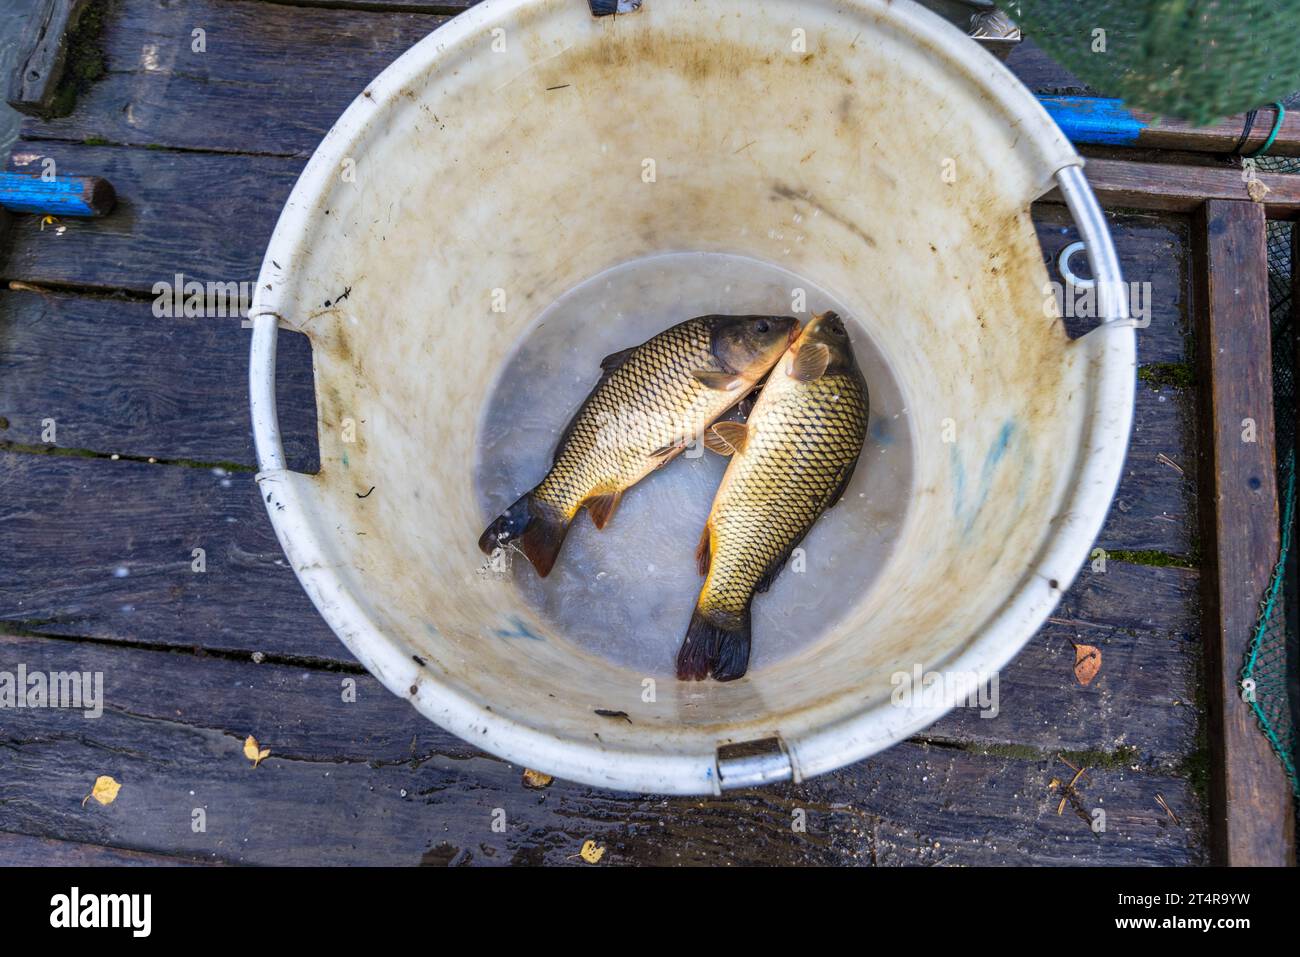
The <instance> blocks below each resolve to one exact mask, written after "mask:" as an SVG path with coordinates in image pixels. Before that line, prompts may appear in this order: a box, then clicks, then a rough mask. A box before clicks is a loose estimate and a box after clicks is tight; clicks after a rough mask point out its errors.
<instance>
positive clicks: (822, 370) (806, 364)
mask: <svg viewBox="0 0 1300 957" xmlns="http://www.w3.org/2000/svg"><path fill="white" fill-rule="evenodd" d="M830 364H831V350H830V349H828V348H826V345H825V343H821V342H810V343H809V344H808V345H806V346H800V347H799V351H798V353H796V354H795V357H794V359H793V360H791V362H790V369H789V372H790V376H791V378H794V379H798V380H799V381H800V382H812V381H813V380H814V379H820V378H821V377H822V376H823V375H825V374H826V367H827V366H829V365H830Z"/></svg>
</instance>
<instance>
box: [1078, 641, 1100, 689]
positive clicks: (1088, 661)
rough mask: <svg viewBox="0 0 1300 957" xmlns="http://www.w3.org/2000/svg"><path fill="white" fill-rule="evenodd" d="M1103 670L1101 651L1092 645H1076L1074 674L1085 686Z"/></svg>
mask: <svg viewBox="0 0 1300 957" xmlns="http://www.w3.org/2000/svg"><path fill="white" fill-rule="evenodd" d="M1099 671H1101V652H1100V651H1098V650H1097V649H1096V648H1094V647H1093V646H1092V645H1075V646H1074V676H1075V677H1076V678H1078V679H1079V684H1081V685H1083V686H1084V687H1085V688H1086V687H1087V686H1088V685H1089V684H1090V683H1091V682H1092V679H1093V678H1095V677H1097V672H1099Z"/></svg>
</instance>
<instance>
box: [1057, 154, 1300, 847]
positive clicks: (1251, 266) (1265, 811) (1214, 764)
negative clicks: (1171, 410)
mask: <svg viewBox="0 0 1300 957" xmlns="http://www.w3.org/2000/svg"><path fill="white" fill-rule="evenodd" d="M1087 173H1088V180H1089V182H1090V184H1091V185H1092V188H1093V191H1094V192H1095V193H1096V194H1097V196H1098V198H1099V200H1100V201H1101V202H1102V203H1103V204H1104V205H1107V206H1121V207H1128V208H1133V209H1145V210H1166V211H1176V212H1187V213H1190V214H1191V216H1192V231H1193V240H1192V241H1193V259H1192V263H1193V272H1194V274H1195V275H1194V300H1195V301H1194V304H1193V314H1194V329H1195V340H1196V343H1197V360H1196V365H1197V370H1198V378H1199V389H1198V395H1199V403H1198V413H1199V418H1200V451H1201V475H1200V480H1201V486H1200V487H1201V488H1202V490H1205V491H1203V493H1202V495H1201V497H1200V509H1201V516H1200V526H1201V538H1202V553H1203V556H1204V564H1203V569H1202V571H1203V578H1202V591H1203V595H1204V599H1203V600H1204V610H1205V614H1204V617H1203V626H1202V639H1203V642H1204V656H1205V657H1204V660H1205V689H1206V728H1207V732H1208V736H1209V743H1210V758H1211V771H1210V782H1209V785H1210V790H1209V798H1210V808H1209V811H1210V831H1211V833H1210V855H1211V861H1212V862H1213V863H1215V864H1221V865H1231V866H1261V865H1262V866H1288V865H1293V864H1294V863H1295V813H1294V809H1293V806H1292V795H1291V787H1290V782H1289V780H1288V779H1287V776H1286V773H1285V771H1284V769H1283V768H1282V765H1281V762H1280V761H1279V760H1278V758H1277V755H1275V754H1274V753H1273V750H1272V747H1271V745H1270V744H1269V742H1268V739H1267V738H1266V737H1265V736H1264V734H1263V733H1262V732H1261V731H1260V729H1259V726H1258V724H1257V722H1256V720H1255V717H1254V714H1253V712H1252V711H1251V709H1250V707H1249V705H1248V704H1247V703H1246V702H1245V701H1243V700H1242V697H1241V694H1242V689H1241V687H1240V683H1239V682H1240V676H1241V670H1242V667H1243V665H1244V660H1245V654H1246V649H1247V648H1248V647H1249V645H1250V642H1251V638H1252V636H1253V633H1254V629H1255V625H1256V622H1257V619H1258V616H1259V603H1260V600H1261V597H1262V596H1263V594H1264V591H1265V589H1266V587H1267V585H1268V583H1269V581H1270V579H1271V575H1272V573H1273V568H1274V566H1275V565H1276V562H1277V558H1278V551H1279V547H1280V542H1279V527H1278V526H1279V516H1278V489H1277V473H1276V455H1275V446H1274V434H1273V432H1274V430H1273V370H1272V335H1271V328H1270V317H1269V302H1268V254H1267V252H1268V251H1267V242H1266V235H1265V232H1266V223H1267V221H1268V220H1270V219H1287V220H1292V219H1295V218H1296V217H1297V215H1300V176H1297V175H1288V174H1281V173H1275V174H1254V176H1253V180H1254V181H1255V182H1256V183H1259V184H1260V185H1261V186H1262V187H1263V189H1262V190H1261V189H1260V187H1259V186H1256V187H1255V192H1256V196H1258V199H1257V198H1256V197H1255V196H1252V195H1251V189H1252V187H1251V179H1248V178H1247V177H1245V176H1243V175H1242V171H1240V170H1234V169H1214V168H1209V167H1200V166H1182V165H1176V164H1159V163H1154V164H1153V163H1133V162H1128V161H1124V160H1106V159H1090V160H1088V162H1087ZM1048 198H1049V199H1052V200H1057V199H1059V195H1050V194H1049V196H1048ZM1297 235H1300V231H1298V233H1297ZM1293 249H1294V250H1296V252H1297V254H1300V243H1298V242H1294V241H1293ZM1295 267H1296V261H1295V260H1294V259H1293V261H1292V269H1293V273H1292V274H1293V276H1296V275H1300V271H1297V270H1296V268H1295ZM1296 288H1297V289H1298V290H1300V283H1297V284H1296ZM1293 308H1297V307H1296V306H1293ZM1298 359H1300V357H1298ZM1247 420H1249V422H1248V421H1247Z"/></svg>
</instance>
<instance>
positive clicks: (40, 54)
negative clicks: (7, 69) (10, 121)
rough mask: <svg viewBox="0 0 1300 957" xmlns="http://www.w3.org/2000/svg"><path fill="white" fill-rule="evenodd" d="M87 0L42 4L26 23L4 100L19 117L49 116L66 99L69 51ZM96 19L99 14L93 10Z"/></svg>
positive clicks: (53, 0)
mask: <svg viewBox="0 0 1300 957" xmlns="http://www.w3.org/2000/svg"><path fill="white" fill-rule="evenodd" d="M90 8H91V3H90V0H42V3H41V5H40V7H39V8H38V9H37V10H35V11H34V12H33V13H32V14H31V16H30V17H29V18H28V20H27V29H26V31H25V33H24V35H23V37H22V39H21V40H20V41H19V53H18V56H17V58H16V59H15V61H14V69H13V73H12V75H11V76H10V77H9V83H8V92H7V93H6V96H5V99H6V100H7V101H8V103H9V105H10V106H11V107H13V108H14V109H15V110H18V111H19V112H20V113H29V114H32V115H34V116H38V115H48V114H50V113H51V112H53V111H54V110H55V108H56V105H63V104H56V100H60V99H61V98H62V97H66V96H67V92H65V91H66V87H67V82H66V81H68V80H69V77H68V75H67V74H68V69H67V68H68V60H69V56H70V54H75V51H72V50H70V49H69V47H70V45H71V41H72V38H73V33H74V31H76V29H77V27H78V24H80V23H81V22H82V19H83V17H84V16H85V14H86V13H87V11H88V10H89V9H90ZM92 13H93V14H94V15H95V16H98V13H99V11H97V10H92Z"/></svg>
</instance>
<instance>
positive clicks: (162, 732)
mask: <svg viewBox="0 0 1300 957" xmlns="http://www.w3.org/2000/svg"><path fill="white" fill-rule="evenodd" d="M0 661H4V662H23V663H24V664H26V666H27V668H28V670H29V672H30V671H46V672H48V671H55V670H70V669H76V670H83V671H91V672H95V671H99V672H102V673H103V676H104V677H103V681H104V700H105V702H106V704H105V708H104V712H103V715H102V716H101V717H99V718H94V719H88V718H86V717H84V716H83V715H82V714H81V713H80V712H76V711H70V710H64V709H56V708H40V709H22V710H6V711H0V721H2V722H3V724H2V725H0V744H3V745H4V746H3V747H0V829H4V830H8V831H16V832H21V833H26V834H32V835H36V836H41V837H53V836H58V837H62V838H63V839H66V840H71V841H78V842H84V843H90V844H107V845H112V846H114V847H118V848H131V849H136V850H140V851H143V852H147V853H166V854H171V855H185V856H192V857H196V858H201V859H204V860H213V861H226V862H238V863H249V864H272V863H274V864H304V865H306V864H312V865H317V864H342V863H355V864H415V863H429V864H439V865H448V864H451V865H460V864H486V865H500V864H543V863H544V864H577V863H581V862H580V861H578V859H577V857H576V855H577V853H578V849H579V848H580V847H581V846H582V843H583V842H584V841H586V840H589V839H591V840H595V841H596V842H597V843H598V844H600V845H601V846H604V847H605V848H606V849H607V852H606V855H605V857H604V859H603V860H602V862H601V864H602V866H611V865H612V866H619V865H625V864H658V865H678V864H869V863H882V864H892V863H954V864H966V863H985V864H987V863H995V862H996V863H1031V862H1034V863H1106V864H1189V863H1198V862H1199V861H1200V852H1199V851H1198V849H1197V846H1196V841H1195V833H1196V831H1197V829H1198V828H1199V827H1200V821H1201V815H1200V812H1199V810H1198V801H1197V798H1196V796H1195V793H1194V791H1193V790H1192V788H1190V787H1189V785H1188V783H1187V782H1186V781H1185V780H1183V779H1181V778H1178V777H1174V776H1170V775H1167V774H1161V773H1156V772H1150V771H1144V770H1141V769H1136V770H1135V769H1134V768H1132V767H1127V766H1111V767H1106V768H1096V769H1094V771H1093V772H1092V773H1091V775H1090V778H1089V780H1088V781H1087V782H1086V784H1085V785H1084V786H1083V787H1082V788H1081V792H1082V794H1083V796H1084V806H1085V808H1086V809H1087V810H1089V811H1091V810H1092V809H1093V808H1097V807H1101V808H1104V809H1105V811H1106V814H1107V828H1106V831H1105V832H1104V833H1100V834H1097V833H1093V831H1092V830H1091V828H1090V826H1089V824H1088V823H1085V822H1084V821H1082V820H1080V819H1079V818H1078V817H1077V816H1076V815H1075V814H1074V813H1073V812H1072V811H1070V810H1067V811H1066V813H1065V814H1063V815H1058V814H1057V813H1056V811H1057V805H1058V802H1059V800H1060V796H1059V789H1052V788H1050V787H1049V784H1050V782H1051V779H1052V778H1053V777H1062V776H1065V775H1067V774H1068V773H1069V772H1068V770H1067V769H1066V768H1065V766H1064V765H1063V764H1061V763H1059V762H1057V761H1056V760H1055V759H1054V757H1053V756H1052V755H1051V754H1050V753H1046V754H1043V755H1041V756H1038V755H1034V756H1032V757H1024V758H1021V757H1011V756H1007V755H1002V754H983V753H980V752H979V751H978V750H972V749H967V748H961V747H936V746H933V745H928V744H924V743H915V742H914V743H906V744H903V745H900V746H898V747H895V748H892V749H890V750H889V751H886V752H884V753H883V754H880V755H877V756H876V757H874V758H872V759H870V760H868V761H865V762H862V763H859V764H857V765H853V766H851V767H849V768H846V769H844V770H842V771H839V772H836V773H833V774H829V775H826V776H823V777H820V778H817V779H814V780H813V781H810V782H807V783H806V784H803V785H792V784H785V785H778V786H775V787H771V788H766V789H761V790H752V791H741V792H735V793H729V794H727V795H726V796H725V797H724V798H721V799H718V800H708V799H693V798H665V797H660V796H651V795H632V794H620V793H614V792H609V791H604V790H602V789H597V788H589V787H585V786H581V785H576V784H571V783H568V782H564V781H556V782H555V783H553V784H552V785H550V786H549V787H548V788H546V789H544V790H540V791H534V790H529V789H527V788H525V787H524V786H523V784H522V781H521V773H522V770H523V769H522V768H520V767H518V766H511V765H509V764H507V763H505V762H503V761H500V760H498V759H496V758H492V757H489V756H487V755H484V754H482V753H480V752H478V751H476V750H475V749H473V748H472V747H471V746H469V745H467V744H465V743H463V742H461V741H459V740H458V739H455V738H453V737H451V736H449V735H447V734H445V733H444V732H442V731H440V730H438V729H437V728H436V727H435V726H434V725H433V724H431V723H429V722H428V721H426V720H424V719H423V718H421V717H419V716H417V715H416V713H415V712H414V711H413V710H411V709H410V707H409V706H408V705H407V704H406V703H405V702H403V701H402V700H400V699H398V698H397V697H395V696H393V695H390V694H389V693H388V692H387V691H385V690H383V689H382V688H381V687H379V685H378V684H377V683H376V682H375V681H374V680H373V679H371V678H370V677H369V676H365V675H360V676H355V681H356V700H355V701H354V702H346V701H344V700H343V697H344V696H343V695H342V693H341V691H342V681H343V680H344V679H345V678H353V676H351V675H339V674H337V673H331V672H326V671H319V670H304V669H302V668H293V667H285V666H278V665H270V664H264V665H260V666H259V665H254V664H252V663H248V662H235V661H225V660H220V659H213V658H199V657H194V656H189V655H177V654H164V653H160V652H153V651H144V650H134V649H108V648H105V647H102V646H94V645H86V644H78V643H69V642H63V641H54V640H49V639H44V640H40V639H38V640H32V639H20V638H12V637H11V638H0ZM249 734H253V735H254V736H256V737H257V739H258V741H259V743H261V744H262V745H263V746H264V747H267V748H269V749H270V750H271V755H270V757H269V758H267V759H266V760H265V761H263V762H262V764H261V765H260V766H259V767H258V768H257V769H252V768H251V767H250V766H249V762H248V761H247V759H245V758H244V757H243V754H242V742H243V740H244V738H245V736H247V735H249ZM99 774H111V775H112V776H113V777H114V778H116V779H117V780H118V781H119V782H121V784H122V789H121V791H120V792H119V795H118V797H117V800H116V801H114V802H113V804H111V805H109V806H106V807H101V806H99V805H97V804H96V803H95V802H89V803H88V805H87V806H85V807H83V806H82V804H81V800H82V798H83V797H84V796H85V795H86V793H87V792H88V791H89V788H90V786H91V784H93V782H94V779H95V777H96V776H97V775H99ZM1156 794H1161V795H1162V796H1163V797H1164V798H1165V800H1166V802H1167V803H1168V804H1169V805H1170V806H1171V807H1172V808H1173V809H1174V811H1175V813H1176V814H1177V815H1178V817H1179V819H1180V822H1181V823H1180V824H1174V823H1173V821H1172V820H1171V819H1169V818H1168V816H1167V815H1166V814H1165V812H1164V811H1163V810H1161V808H1160V807H1159V805H1158V804H1157V803H1156V801H1155V795H1156ZM196 808H201V809H202V810H203V811H204V812H205V818H206V820H205V825H206V829H205V830H203V831H199V832H196V831H195V830H194V829H193V827H192V825H191V822H192V820H193V812H194V810H195V809H196ZM798 811H802V812H803V816H804V817H805V818H806V825H807V827H806V831H799V830H797V829H795V828H793V827H792V826H791V824H792V821H795V820H796V816H797V815H796V812H798ZM494 815H495V816H496V817H497V818H498V819H501V818H502V815H503V816H504V823H505V831H504V833H501V832H498V831H494V830H493V827H492V822H493V819H494ZM305 822H310V823H309V826H306V827H305ZM738 833H739V834H742V835H743V836H744V839H743V840H737V839H736V835H737V834H738Z"/></svg>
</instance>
